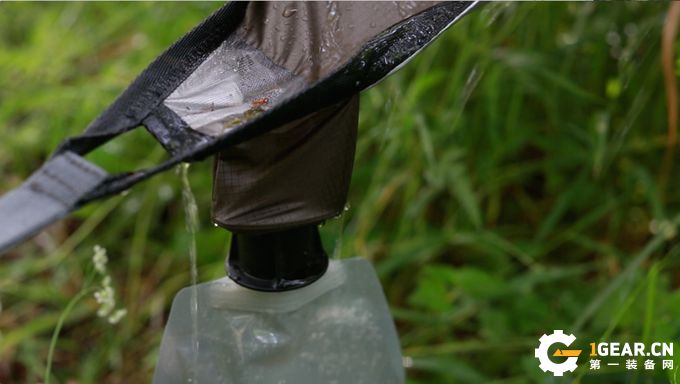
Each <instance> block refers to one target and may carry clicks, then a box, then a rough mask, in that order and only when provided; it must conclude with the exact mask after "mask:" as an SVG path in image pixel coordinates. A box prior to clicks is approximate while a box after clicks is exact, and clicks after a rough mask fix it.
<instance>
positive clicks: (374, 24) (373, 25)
mask: <svg viewBox="0 0 680 384" xmlns="http://www.w3.org/2000/svg"><path fill="white" fill-rule="evenodd" d="M369 25H370V26H371V28H375V27H377V26H378V24H376V22H375V21H373V22H371V24H369Z"/></svg>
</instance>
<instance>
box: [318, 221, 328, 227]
mask: <svg viewBox="0 0 680 384" xmlns="http://www.w3.org/2000/svg"><path fill="white" fill-rule="evenodd" d="M324 225H326V222H325V221H322V222H320V223H319V225H317V227H319V228H323V226H324Z"/></svg>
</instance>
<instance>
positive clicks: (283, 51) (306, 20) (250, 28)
mask: <svg viewBox="0 0 680 384" xmlns="http://www.w3.org/2000/svg"><path fill="white" fill-rule="evenodd" d="M438 3H439V2H432V1H422V2H420V1H418V2H416V1H328V2H326V1H291V2H251V3H250V5H249V6H248V11H247V13H246V17H245V20H244V21H243V23H242V25H241V27H240V28H239V29H238V30H237V36H238V37H239V38H241V39H242V40H243V41H245V42H246V43H248V44H250V45H251V46H253V47H254V48H257V49H259V50H260V51H261V52H262V53H264V54H265V55H266V56H267V57H269V59H270V60H272V61H273V62H274V63H276V64H278V65H279V66H280V67H282V68H284V69H286V70H287V71H288V72H290V73H292V74H293V75H301V76H304V77H305V79H306V80H307V82H308V83H310V84H311V83H313V82H315V81H317V80H319V79H320V78H322V77H323V76H325V75H327V74H329V73H330V72H331V71H332V70H333V69H335V68H337V67H338V66H339V65H340V64H342V63H344V62H346V61H347V60H349V58H350V57H352V55H354V53H356V52H357V51H358V50H359V48H361V47H362V46H363V45H365V44H366V43H367V42H368V41H369V40H370V39H372V38H373V37H375V36H376V35H378V34H379V33H381V32H382V31H384V30H385V29H387V28H389V27H391V26H392V25H394V24H396V23H398V22H400V21H402V20H405V19H407V18H409V17H411V16H413V15H415V14H416V13H419V12H421V11H423V10H425V9H428V8H430V7H432V6H433V5H435V4H438ZM368 64H369V65H370V63H368Z"/></svg>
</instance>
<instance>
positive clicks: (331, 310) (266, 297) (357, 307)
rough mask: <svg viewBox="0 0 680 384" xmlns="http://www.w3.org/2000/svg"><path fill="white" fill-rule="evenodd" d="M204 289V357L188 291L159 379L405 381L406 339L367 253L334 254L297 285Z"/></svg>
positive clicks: (257, 383) (250, 383) (177, 309)
mask: <svg viewBox="0 0 680 384" xmlns="http://www.w3.org/2000/svg"><path fill="white" fill-rule="evenodd" d="M197 289H198V316H197V319H198V324H197V325H198V329H199V330H200V332H199V336H198V340H197V341H198V348H197V351H198V353H197V356H196V357H197V358H196V360H194V350H193V345H192V332H191V330H192V318H191V317H192V316H191V288H185V289H183V290H182V291H180V292H179V294H178V295H177V296H176V297H175V300H174V302H173V304H172V310H171V312H170V319H169V321H168V324H167V326H166V329H165V334H164V335H163V341H162V343H161V349H160V353H159V355H158V363H157V365H156V371H155V374H154V380H153V384H180V383H181V384H186V383H190V382H192V380H193V378H194V377H195V378H196V380H197V381H198V383H206V384H207V383H210V384H299V383H305V384H378V383H381V384H382V383H384V384H388V383H389V384H399V383H403V382H404V368H403V366H402V359H401V348H400V346H399V339H398V338H397V333H396V330H395V327H394V323H393V322H392V317H391V315H390V312H389V308H388V306H387V302H386V300H385V296H384V294H383V292H382V288H381V286H380V282H379V281H378V278H377V276H376V274H375V272H374V271H373V268H372V266H371V264H370V263H369V262H368V261H367V260H366V259H363V258H360V257H356V258H351V259H344V260H339V261H338V260H331V261H330V264H329V266H328V270H327V272H326V274H324V276H323V277H321V278H320V279H319V280H318V281H316V282H315V283H313V284H311V285H308V286H306V287H303V288H300V289H296V290H292V291H287V292H260V291H255V290H251V289H248V288H244V287H241V286H240V285H238V284H236V283H234V282H233V281H232V280H231V279H229V278H226V277H225V278H223V279H220V280H216V281H212V282H209V283H204V284H199V285H198V286H197ZM192 370H195V371H196V372H195V373H196V375H195V376H194V372H192Z"/></svg>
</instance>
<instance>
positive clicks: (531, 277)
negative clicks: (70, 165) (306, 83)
mask: <svg viewBox="0 0 680 384" xmlns="http://www.w3.org/2000/svg"><path fill="white" fill-rule="evenodd" d="M218 6H219V4H216V3H124V4H116V3H57V4H52V3H50V4H31V3H6V2H3V3H1V4H0V25H2V26H3V27H2V28H0V73H2V74H3V75H2V76H0V127H1V128H0V132H2V133H1V135H2V136H1V137H2V140H0V175H1V177H0V191H3V192H4V191H7V190H10V189H11V188H14V187H16V186H17V185H18V184H19V183H20V182H21V180H23V179H25V178H26V177H27V176H28V175H29V174H30V173H31V172H32V171H33V170H35V169H36V168H37V167H39V165H40V164H41V163H42V162H43V161H44V160H45V159H46V158H47V156H49V154H50V153H51V151H52V150H53V148H55V146H56V145H57V144H58V142H59V141H61V140H62V139H63V138H64V137H66V136H69V135H75V134H78V133H79V132H80V131H81V130H82V129H84V127H86V126H87V124H88V123H89V122H90V121H91V120H92V119H94V118H95V117H96V116H97V115H98V113H99V112H101V111H102V110H103V109H104V108H105V107H107V106H108V105H109V104H110V103H111V102H112V101H113V99H114V98H115V97H116V96H117V95H118V94H119V93H120V92H121V91H122V90H123V89H124V88H125V87H126V86H127V84H129V82H130V81H132V80H133V79H134V77H135V76H136V75H137V74H138V73H139V72H140V71H141V70H142V69H143V68H144V67H146V65H147V64H148V63H149V62H150V61H151V60H153V58H155V56H156V55H158V54H159V53H160V52H162V51H163V49H165V47H167V46H168V45H169V44H171V43H172V42H173V41H175V40H176V39H177V38H179V37H180V36H182V34H184V33H185V32H186V31H188V30H189V29H190V28H191V27H193V26H194V25H195V24H197V23H198V22H200V20H202V19H203V18H204V17H206V16H207V15H209V14H210V13H211V12H212V11H213V10H214V9H216V8H217V7H218ZM667 9H668V5H667V4H664V3H638V2H625V3H566V4H563V3H541V2H538V3H492V4H488V5H487V6H486V7H485V8H483V9H482V10H481V11H479V12H476V13H475V14H473V15H471V16H469V17H467V18H465V19H464V20H463V21H461V22H460V23H459V24H457V25H456V26H454V27H453V28H452V29H451V30H450V31H448V32H446V33H445V34H444V35H442V36H441V38H440V39H438V40H437V41H436V42H435V43H434V44H433V45H432V46H431V47H429V48H428V49H427V50H425V51H424V52H423V53H422V54H421V55H420V56H419V57H418V58H416V59H415V60H414V61H413V62H412V63H410V64H409V65H408V66H406V67H405V68H404V69H403V70H401V71H400V72H398V73H397V74H395V75H394V76H392V77H391V78H389V79H388V80H386V81H384V82H383V83H381V84H380V85H378V86H377V87H375V88H373V89H371V90H370V91H368V92H366V93H364V94H363V95H362V100H361V103H362V105H361V115H360V136H359V142H358V145H357V155H356V163H355V171H354V176H353V179H352V186H351V189H350V196H349V202H350V204H351V208H350V209H349V210H348V211H347V212H346V213H345V214H344V215H343V217H342V218H341V219H339V220H333V219H331V220H329V221H328V223H327V225H326V226H325V227H324V228H323V229H322V236H323V239H324V243H325V244H326V248H327V250H329V251H330V250H332V249H333V248H334V247H335V244H336V240H338V238H341V239H342V242H341V243H342V248H341V249H340V250H339V253H340V255H341V256H342V257H349V256H353V255H356V254H360V255H363V256H365V257H367V258H368V259H370V260H371V261H372V262H373V263H374V265H375V267H376V270H377V271H378V274H379V276H380V278H381V280H382V282H383V287H384V289H385V294H386V296H387V298H388V301H389V303H390V305H391V308H392V312H393V315H394V317H395V320H396V322H397V326H398V330H399V333H400V337H401V342H402V347H403V352H404V355H405V356H407V359H406V361H407V362H408V364H409V365H410V368H409V369H408V380H409V384H417V383H428V384H432V383H434V384H437V383H513V384H514V383H566V382H574V381H578V380H580V382H582V383H595V382H597V383H633V382H637V383H656V382H659V383H661V382H663V383H667V382H668V380H669V378H671V374H672V372H670V371H663V370H661V369H658V368H657V369H656V370H654V371H644V370H638V371H627V370H626V369H625V368H624V367H620V368H617V367H608V366H604V367H603V368H602V369H601V370H600V371H594V370H589V369H588V364H587V358H584V357H580V358H579V368H578V369H577V370H576V371H575V372H574V373H573V374H571V375H569V374H568V373H567V374H565V376H564V377H563V378H558V377H553V376H552V375H551V374H546V373H543V372H542V371H541V370H540V369H539V368H538V362H537V359H536V358H534V352H533V349H534V348H537V347H538V345H537V343H538V338H539V337H540V336H541V335H543V334H544V333H546V334H550V333H552V332H553V330H555V329H563V330H565V332H567V333H571V332H573V333H574V334H575V336H576V337H577V341H576V342H575V343H574V344H573V345H572V346H570V348H572V347H573V348H575V349H583V350H585V351H589V350H590V347H589V343H592V342H599V341H601V340H602V341H605V342H643V341H644V342H647V343H650V342H676V346H677V342H678V341H679V339H680V333H679V332H678V329H680V289H679V288H680V272H679V271H680V269H679V268H678V266H679V265H680V259H679V258H678V252H679V249H678V236H677V234H676V235H675V236H674V237H673V236H670V235H671V233H670V232H672V229H673V228H677V226H678V224H680V222H679V221H680V217H679V216H678V214H679V213H680V194H679V193H678V191H679V190H680V178H678V165H677V164H673V165H671V168H670V170H669V171H664V170H663V167H662V164H663V161H664V150H665V147H666V141H667V134H668V128H667V121H666V116H667V106H666V102H665V99H664V92H665V89H664V82H663V76H662V72H661V65H660V52H661V35H662V30H663V20H664V15H665V12H666V11H667ZM676 49H677V48H676ZM675 107H677V106H675ZM164 156H166V155H165V154H164V153H163V151H162V150H161V149H160V148H159V146H158V145H157V144H156V143H155V142H154V141H153V140H152V139H151V138H150V137H149V135H147V134H146V133H145V132H143V131H139V132H133V133H129V134H126V135H125V136H124V137H121V138H120V139H118V140H116V141H114V142H111V143H109V144H107V145H105V146H104V147H103V148H102V149H101V150H99V151H97V152H95V153H93V154H91V155H90V156H88V158H89V159H90V160H92V161H95V162H96V163H98V164H100V165H102V166H103V167H104V168H106V169H108V170H111V171H122V170H132V169H137V168H141V167H147V166H149V165H151V164H155V163H157V162H158V161H160V160H162V159H164V158H165V157H164ZM676 162H677V157H676ZM211 166H212V164H211V162H210V161H205V162H202V163H197V164H194V165H192V168H191V172H190V179H191V183H192V187H193V189H194V192H195V194H196V198H197V203H198V207H199V215H200V220H201V224H202V228H201V230H200V231H199V232H198V234H197V243H198V263H199V273H200V279H201V280H202V281H208V280H212V279H215V278H218V277H222V276H224V269H223V261H224V257H225V255H226V253H227V249H228V244H229V239H230V237H229V234H228V233H227V232H226V231H223V230H220V229H215V228H213V226H212V225H211V223H210V222H209V217H210V215H209V209H210V200H211V196H210V193H211V172H210V171H211ZM664 172H668V175H667V176H664ZM664 177H667V180H668V181H667V182H662V180H663V179H664ZM666 223H670V224H666ZM664 233H665V234H664ZM676 233H677V231H676ZM94 244H101V245H102V246H104V247H106V248H107V249H108V254H109V258H110V265H109V268H110V272H111V275H112V278H113V279H114V281H115V284H116V285H117V286H118V287H121V290H122V298H123V302H124V305H125V306H126V307H127V308H128V309H129V311H130V312H129V315H128V316H127V317H126V318H124V319H123V320H122V321H121V323H120V324H118V325H116V326H111V325H109V324H108V323H107V322H106V321H105V320H102V319H99V318H97V317H96V315H95V311H96V303H95V301H94V299H92V298H90V299H84V300H81V301H80V302H79V303H78V304H77V305H76V306H75V307H74V309H73V311H72V313H71V315H70V316H69V317H68V319H67V320H66V322H65V324H64V327H63V329H62V331H61V337H60V339H59V341H58V343H57V348H56V352H55V358H54V363H53V368H52V371H53V373H54V376H53V379H52V381H51V382H52V383H83V384H85V383H148V382H150V378H151V375H152V373H153V367H154V364H155V358H156V354H157V352H158V347H159V344H160V338H161V335H162V330H163V324H164V320H165V319H166V318H167V314H168V311H169V306H170V303H171V301H172V298H173V297H174V295H175V293H176V292H177V291H178V290H179V289H181V288H182V287H184V286H186V285H188V284H189V281H190V276H189V275H190V274H189V257H188V249H189V244H190V238H189V235H188V233H187V232H186V230H185V224H184V213H183V211H182V207H181V191H180V184H179V180H178V178H177V176H176V175H175V174H173V173H172V172H168V173H166V174H163V175H160V176H158V177H155V178H153V179H151V180H149V181H147V182H145V183H143V184H141V185H138V186H136V187H135V188H133V189H132V190H130V191H129V193H127V194H126V195H125V196H117V197H114V198H112V199H109V200H106V201H101V202H97V203H94V204H92V205H90V206H87V207H85V208H84V209H82V210H81V211H79V212H77V213H75V214H74V215H72V216H71V217H69V218H68V219H66V220H64V221H62V222H60V223H58V224H55V225H53V226H52V227H50V228H49V230H47V231H46V232H44V233H42V234H40V235H39V236H37V237H36V238H35V239H33V240H32V241H29V242H27V243H25V244H23V245H21V246H20V247H18V248H17V249H15V250H14V251H13V252H11V253H10V254H8V255H5V256H4V257H3V260H2V263H1V264H0V294H1V296H0V300H1V301H2V305H3V311H2V313H1V314H0V331H1V332H2V336H3V338H2V339H1V340H0V382H2V383H3V384H7V383H37V382H40V381H42V380H43V378H42V373H43V372H44V369H45V363H46V359H47V352H48V347H49V342H50V337H51V335H52V331H53V330H54V327H55V326H56V324H57V321H58V318H59V314H60V313H61V311H62V310H63V308H64V307H65V306H66V305H67V303H68V302H69V300H70V299H71V298H72V297H73V296H74V295H75V294H76V293H77V292H78V291H79V290H80V288H81V287H82V284H83V282H84V279H85V276H84V273H83V270H84V269H85V267H86V266H87V265H88V263H89V257H90V256H91V250H92V246H93V245H94ZM555 348H556V346H555ZM676 349H677V348H676ZM584 353H585V352H584ZM611 359H612V360H606V358H602V360H603V362H606V361H612V362H619V361H620V360H622V359H623V358H620V359H619V361H617V359H616V358H611ZM638 363H639V364H640V362H638ZM660 364H661V363H660V362H659V361H657V366H660ZM679 364H680V359H678V358H677V357H676V358H675V366H677V365H679Z"/></svg>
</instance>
